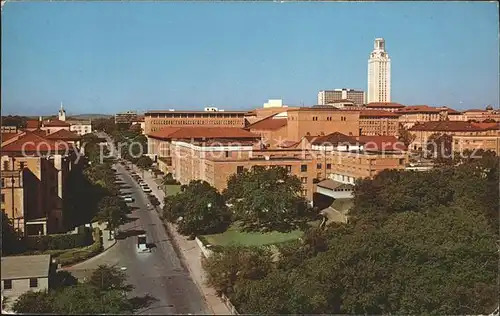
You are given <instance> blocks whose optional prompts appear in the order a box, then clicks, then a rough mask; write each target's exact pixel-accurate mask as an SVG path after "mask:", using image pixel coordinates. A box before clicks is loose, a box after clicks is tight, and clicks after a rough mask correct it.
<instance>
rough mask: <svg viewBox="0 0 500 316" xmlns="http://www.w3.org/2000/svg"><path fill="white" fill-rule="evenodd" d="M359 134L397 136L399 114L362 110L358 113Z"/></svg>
mask: <svg viewBox="0 0 500 316" xmlns="http://www.w3.org/2000/svg"><path fill="white" fill-rule="evenodd" d="M359 128H360V135H366V136H377V135H382V136H397V135H398V133H399V115H398V114H397V113H393V112H388V111H382V110H363V111H361V112H360V114H359Z"/></svg>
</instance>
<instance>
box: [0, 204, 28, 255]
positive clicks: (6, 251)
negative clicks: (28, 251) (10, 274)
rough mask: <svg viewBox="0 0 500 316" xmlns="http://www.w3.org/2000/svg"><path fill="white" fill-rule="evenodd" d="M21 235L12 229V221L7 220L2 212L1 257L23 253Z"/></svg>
mask: <svg viewBox="0 0 500 316" xmlns="http://www.w3.org/2000/svg"><path fill="white" fill-rule="evenodd" d="M22 241H23V240H22V237H21V233H20V232H18V231H16V229H14V225H13V224H12V221H11V220H10V219H9V217H8V216H7V214H6V213H5V211H3V212H2V243H1V245H0V251H1V253H2V256H5V255H12V254H15V253H19V252H22V251H23V248H24V247H23V242H22Z"/></svg>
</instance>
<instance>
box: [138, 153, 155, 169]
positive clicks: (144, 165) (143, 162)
mask: <svg viewBox="0 0 500 316" xmlns="http://www.w3.org/2000/svg"><path fill="white" fill-rule="evenodd" d="M136 164H137V167H139V168H141V169H149V168H151V166H152V165H153V160H151V158H149V157H148V156H142V157H141V158H139V159H138V160H137V163H136Z"/></svg>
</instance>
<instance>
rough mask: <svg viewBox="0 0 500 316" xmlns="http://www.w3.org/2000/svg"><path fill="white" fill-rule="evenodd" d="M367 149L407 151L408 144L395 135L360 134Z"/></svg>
mask: <svg viewBox="0 0 500 316" xmlns="http://www.w3.org/2000/svg"><path fill="white" fill-rule="evenodd" d="M358 140H359V142H360V143H362V144H363V148H364V150H365V151H406V149H407V148H406V146H405V145H404V144H403V142H400V141H399V140H398V139H397V138H396V137H394V136H359V137H358Z"/></svg>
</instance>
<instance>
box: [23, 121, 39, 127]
mask: <svg viewBox="0 0 500 316" xmlns="http://www.w3.org/2000/svg"><path fill="white" fill-rule="evenodd" d="M39 127H40V121H39V120H27V121H26V128H39Z"/></svg>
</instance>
